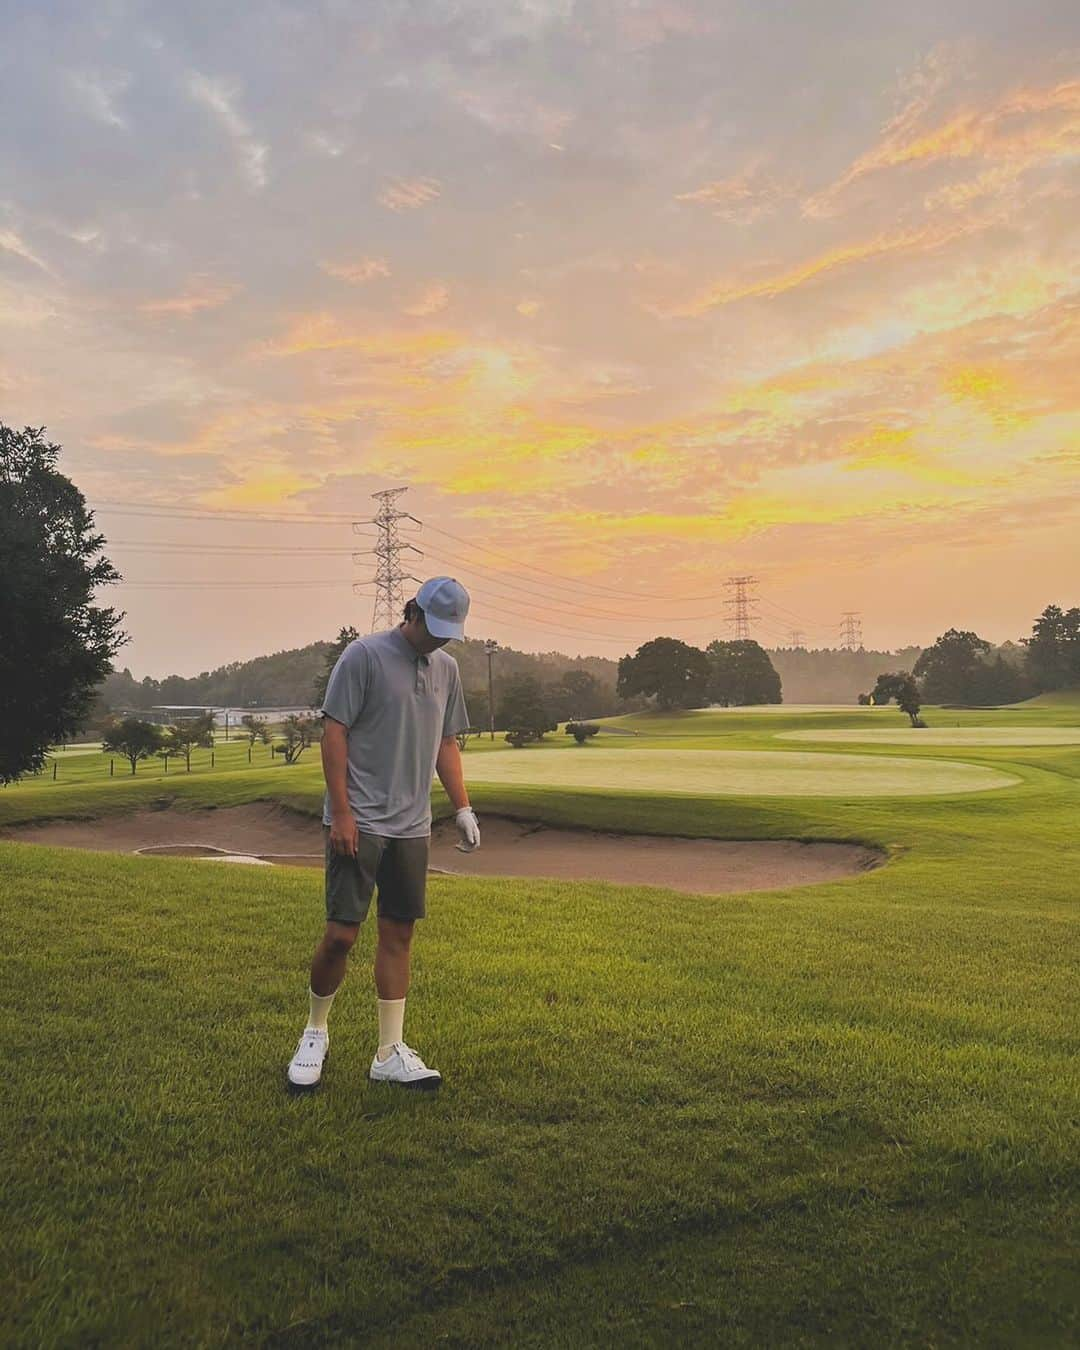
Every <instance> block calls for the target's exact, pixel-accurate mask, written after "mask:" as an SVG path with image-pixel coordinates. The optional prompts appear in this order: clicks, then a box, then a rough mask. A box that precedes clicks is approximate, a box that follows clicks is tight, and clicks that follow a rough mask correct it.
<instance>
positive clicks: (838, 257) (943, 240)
mask: <svg viewBox="0 0 1080 1350" xmlns="http://www.w3.org/2000/svg"><path fill="white" fill-rule="evenodd" d="M981 228H982V223H981V222H976V221H961V222H955V223H952V224H941V225H926V226H923V227H920V228H914V229H907V230H896V231H893V232H891V233H885V234H878V235H875V236H873V237H872V238H870V239H864V240H856V241H854V242H853V243H850V244H839V245H837V246H836V247H835V248H831V249H827V250H826V251H825V252H824V253H818V254H816V255H815V256H814V257H812V258H808V259H807V260H806V261H805V262H801V263H795V264H794V265H792V266H790V267H786V268H784V269H782V270H781V271H776V272H770V273H768V274H766V275H765V276H763V277H759V278H757V279H755V280H750V279H740V278H737V277H736V278H732V279H731V280H729V281H723V282H719V283H718V284H716V285H713V286H710V287H708V288H707V289H706V290H704V291H702V292H701V293H700V294H699V295H697V296H696V297H694V298H693V299H691V300H689V301H687V302H685V303H683V304H677V305H673V306H671V307H670V308H667V309H664V308H662V307H661V308H658V312H659V313H661V314H665V315H667V316H671V317H678V318H686V317H691V316H693V315H697V314H704V313H705V312H706V311H707V310H710V309H716V308H717V307H718V306H720V305H730V304H733V303H734V302H735V301H736V300H746V299H749V298H751V297H754V296H759V297H765V298H772V297H774V296H777V295H781V294H783V293H784V292H785V291H792V290H795V289H796V288H797V287H799V286H805V285H806V284H807V283H808V282H812V281H815V280H817V279H818V278H819V277H822V276H824V275H826V274H827V273H831V272H835V271H837V270H838V269H840V268H844V267H851V266H853V265H855V264H857V263H865V262H870V261H873V260H875V259H877V258H882V257H885V256H887V255H889V254H896V253H927V252H930V251H932V250H934V249H938V248H942V247H943V246H944V245H946V244H950V243H952V242H953V241H955V240H957V239H960V238H962V237H963V236H964V235H967V234H971V233H972V232H974V231H976V230H978V229H981Z"/></svg>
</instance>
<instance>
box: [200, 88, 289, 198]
mask: <svg viewBox="0 0 1080 1350" xmlns="http://www.w3.org/2000/svg"><path fill="white" fill-rule="evenodd" d="M188 92H189V93H190V95H191V97H192V98H193V99H195V101H196V102H197V103H201V104H202V105H203V106H204V107H206V108H209V109H210V111H211V112H212V113H213V114H214V116H215V117H216V119H217V121H218V124H219V125H220V126H221V127H222V128H223V129H224V131H225V133H226V135H227V136H228V137H229V139H230V140H231V141H232V143H233V146H234V147H235V149H236V153H237V155H238V157H239V159H240V167H241V170H242V172H243V175H244V177H245V178H246V179H247V182H248V186H249V187H251V188H252V189H253V190H254V191H256V192H258V191H259V190H261V189H262V188H264V187H265V186H266V162H267V158H268V157H269V154H270V147H269V146H268V145H265V144H263V142H261V141H257V140H256V139H255V138H254V136H253V135H252V132H251V128H250V127H249V126H248V124H247V122H245V121H244V119H243V118H242V117H241V116H240V114H239V113H238V112H237V110H236V106H235V94H234V93H233V91H232V90H231V89H230V88H228V87H227V86H226V85H224V84H222V83H221V82H220V81H217V80H210V79H207V78H206V76H205V75H200V74H198V73H197V72H196V73H193V74H192V75H191V76H190V77H189V79H188Z"/></svg>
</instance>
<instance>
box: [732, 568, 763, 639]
mask: <svg viewBox="0 0 1080 1350" xmlns="http://www.w3.org/2000/svg"><path fill="white" fill-rule="evenodd" d="M724 585H725V586H728V587H732V586H733V587H734V588H735V596H734V599H732V600H725V601H724V604H725V606H726V607H727V608H728V609H734V611H735V612H734V614H733V615H732V616H731V619H730V623H731V625H732V637H733V638H734V639H735V641H736V642H740V641H743V640H744V639H746V638H748V637H749V636H750V624H751V623H752V622H753V620H754V619H757V618H759V617H760V616H759V615H758V612H757V610H754V609H751V608H750V606H751V605H753V604H756V603H757V597H756V596H754V595H748V594H747V587H748V586H756V585H757V578H756V577H728V579H727V581H725V582H724Z"/></svg>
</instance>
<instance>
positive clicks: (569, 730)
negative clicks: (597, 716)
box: [566, 722, 600, 745]
mask: <svg viewBox="0 0 1080 1350" xmlns="http://www.w3.org/2000/svg"><path fill="white" fill-rule="evenodd" d="M599 731H600V728H599V727H598V726H597V725H596V723H595V722H567V724H566V734H567V735H568V736H573V738H574V740H575V741H577V743H578V745H586V744H588V740H589V737H590V736H596V735H597V734H598V733H599Z"/></svg>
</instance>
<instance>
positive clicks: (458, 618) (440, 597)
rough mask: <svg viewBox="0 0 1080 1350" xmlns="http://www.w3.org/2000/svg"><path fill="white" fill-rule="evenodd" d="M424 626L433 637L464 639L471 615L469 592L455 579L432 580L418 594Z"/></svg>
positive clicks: (434, 578)
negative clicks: (469, 614)
mask: <svg viewBox="0 0 1080 1350" xmlns="http://www.w3.org/2000/svg"><path fill="white" fill-rule="evenodd" d="M416 603H417V604H418V605H419V606H420V608H421V609H422V610H423V611H424V623H425V624H426V625H427V630H428V632H429V633H430V634H431V635H432V637H440V638H463V637H464V636H465V619H466V617H467V616H468V613H469V592H468V591H467V590H466V589H465V587H464V586H463V585H462V584H461V582H460V581H457V580H456V579H455V578H454V577H432V578H431V579H430V580H428V581H425V582H424V584H423V585H422V586H421V587H420V589H419V590H418V591H417V592H416Z"/></svg>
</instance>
